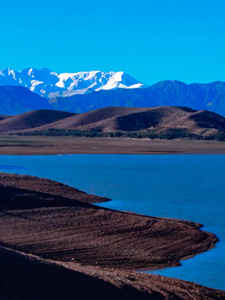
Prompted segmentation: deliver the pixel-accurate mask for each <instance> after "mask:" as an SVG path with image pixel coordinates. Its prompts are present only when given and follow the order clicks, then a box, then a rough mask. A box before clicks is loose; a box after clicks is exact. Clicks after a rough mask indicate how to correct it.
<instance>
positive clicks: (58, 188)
mask: <svg viewBox="0 0 225 300" xmlns="http://www.w3.org/2000/svg"><path fill="white" fill-rule="evenodd" d="M0 184H1V185H7V186H11V187H17V188H22V189H27V190H30V191H36V192H43V193H48V194H52V195H55V196H62V197H67V198H70V199H75V200H79V201H82V202H85V203H101V202H106V201H109V200H110V199H108V198H105V197H100V196H95V195H91V194H87V193H85V192H83V191H80V190H78V189H75V188H73V187H70V186H68V185H65V184H63V183H60V182H56V181H53V180H48V179H45V178H38V177H36V176H28V175H17V174H9V173H1V172H0Z"/></svg>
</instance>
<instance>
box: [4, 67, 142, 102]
mask: <svg viewBox="0 0 225 300" xmlns="http://www.w3.org/2000/svg"><path fill="white" fill-rule="evenodd" d="M5 85H12V86H15V85H16V86H23V87H26V88H28V89H29V90H30V91H32V92H34V93H36V94H38V95H40V96H42V97H46V98H55V97H66V96H71V95H75V94H86V93H91V92H93V91H100V90H112V89H117V88H123V89H131V88H132V89H134V88H143V87H145V85H144V84H143V83H141V82H139V81H137V80H136V79H134V78H133V77H131V76H130V75H128V74H125V73H124V72H108V73H106V72H101V71H90V72H78V73H61V74H58V73H56V72H52V71H50V70H49V69H47V68H43V69H41V70H37V69H33V68H27V69H24V70H22V71H15V70H13V69H10V68H5V69H1V70H0V86H5Z"/></svg>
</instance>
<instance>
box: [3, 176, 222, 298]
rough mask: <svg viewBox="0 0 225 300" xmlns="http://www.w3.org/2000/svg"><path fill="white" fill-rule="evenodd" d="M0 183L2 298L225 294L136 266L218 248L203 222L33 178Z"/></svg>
mask: <svg viewBox="0 0 225 300" xmlns="http://www.w3.org/2000/svg"><path fill="white" fill-rule="evenodd" d="M17 179H18V181H17ZM7 180H9V182H10V181H11V180H12V181H11V183H10V185H11V186H8V185H7ZM0 183H1V184H2V185H0V195H1V197H0V245H1V246H2V247H1V248H0V299H5V300H8V299H10V300H11V299H13V300H14V299H82V300H83V299H84V300H86V299H87V300H95V299H96V300H97V299H98V300H101V299H102V300H103V299H104V300H105V299H129V300H132V299H225V293H224V292H222V291H216V290H213V289H208V288H205V287H201V286H199V285H195V284H192V283H189V282H184V281H181V280H175V279H169V278H165V277H161V276H153V275H148V274H138V273H136V272H131V271H129V270H131V269H138V268H147V267H148V268H161V267H165V266H167V267H168V266H174V265H178V264H179V261H180V259H182V258H184V257H187V256H192V255H195V254H197V253H200V252H203V251H206V250H208V249H210V248H212V247H214V244H215V243H216V242H217V241H218V240H217V238H216V236H215V235H213V234H211V233H207V232H204V231H201V230H199V228H200V225H199V224H197V223H193V222H189V221H181V220H175V219H165V218H155V217H147V216H143V215H137V214H134V213H123V212H118V211H113V210H109V209H103V208H100V207H98V206H95V205H90V204H88V203H84V202H81V201H78V200H76V195H77V197H78V198H79V195H80V194H79V192H77V190H76V189H75V190H74V191H73V189H72V188H68V194H67V187H63V189H65V194H67V195H68V197H69V195H70V198H66V197H62V195H60V193H59V190H60V186H59V183H53V185H52V186H53V187H55V188H53V189H51V191H49V185H50V184H51V183H52V182H51V181H46V180H44V179H38V178H37V177H33V176H31V177H30V176H25V177H23V176H18V175H9V174H0ZM3 183H4V185H3ZM42 185H43V190H44V191H45V193H42V192H40V190H42ZM13 186H14V187H13ZM15 186H17V187H15ZM18 186H19V187H20V188H18ZM25 187H26V188H27V189H25ZM28 188H30V189H32V190H29V189H28ZM35 190H36V191H35ZM47 192H51V194H50V193H47ZM73 192H74V194H73ZM82 197H83V195H82ZM82 197H81V198H80V200H82ZM83 200H84V199H83ZM4 247H7V248H10V249H11V250H9V249H8V250H7V249H5V248H4ZM13 249H14V250H13ZM15 250H17V251H23V252H25V253H26V254H21V253H18V252H17V251H15ZM30 254H34V255H37V256H38V257H35V258H34V257H32V256H30ZM46 259H51V260H54V261H57V264H55V263H51V262H49V261H46ZM68 268H69V269H68ZM87 285H88V286H90V289H89V290H90V291H91V294H90V292H88V291H87ZM16 293H17V294H16ZM62 293H64V294H62ZM49 295H50V296H49ZM62 295H66V296H65V297H64V296H62ZM1 297H2V298H1Z"/></svg>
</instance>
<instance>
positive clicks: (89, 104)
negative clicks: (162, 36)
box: [0, 69, 225, 116]
mask: <svg viewBox="0 0 225 300" xmlns="http://www.w3.org/2000/svg"><path fill="white" fill-rule="evenodd" d="M18 85H20V86H18ZM32 91H33V93H32ZM109 106H115V107H157V106H180V107H189V108H193V109H196V110H210V111H213V112H215V113H218V114H220V115H223V116H225V82H222V81H215V82H212V83H208V84H198V83H192V84H186V83H184V82H181V81H177V80H164V81H160V82H158V83H156V84H154V85H152V86H149V87H148V86H146V85H144V84H142V83H140V82H138V81H137V80H135V79H134V78H132V77H131V76H129V75H127V74H125V73H124V72H109V73H104V72H100V71H91V72H78V73H62V74H57V73H55V72H51V71H50V70H48V69H41V70H36V69H24V70H23V71H20V72H16V71H14V70H12V69H2V70H0V115H1V114H2V115H10V114H12V115H14V114H20V113H23V112H27V111H31V110H36V109H54V110H62V111H69V112H74V113H83V112H87V111H90V110H94V109H99V108H104V107H109Z"/></svg>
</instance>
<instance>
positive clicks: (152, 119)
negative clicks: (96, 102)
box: [0, 106, 225, 137]
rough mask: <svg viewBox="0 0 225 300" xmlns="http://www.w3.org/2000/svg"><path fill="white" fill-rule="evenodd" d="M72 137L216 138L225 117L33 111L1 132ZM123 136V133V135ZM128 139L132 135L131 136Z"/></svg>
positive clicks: (2, 124) (4, 123)
mask: <svg viewBox="0 0 225 300" xmlns="http://www.w3.org/2000/svg"><path fill="white" fill-rule="evenodd" d="M49 130H56V131H57V130H58V131H60V134H62V135H63V134H65V135H73V134H74V133H73V132H71V131H75V135H76V133H77V131H78V132H79V133H80V132H96V133H97V135H96V136H101V135H102V134H103V135H105V134H106V135H107V134H108V133H118V132H121V133H124V135H125V136H126V135H127V134H128V133H145V134H158V135H159V134H170V133H171V132H176V133H177V134H178V137H188V136H189V135H196V136H203V137H207V136H208V137H209V136H216V135H218V134H221V133H224V132H225V118H223V117H222V116H220V115H218V114H215V113H213V112H210V111H205V110H202V111H196V110H193V109H189V108H184V107H170V106H163V107H155V108H140V107H139V108H135V107H107V108H102V109H98V110H93V111H90V112H86V113H83V114H71V113H65V112H57V111H43V110H41V111H33V112H30V113H25V114H22V115H19V116H13V117H10V118H8V119H6V120H1V121H0V132H1V133H12V132H14V133H19V132H20V133H24V134H28V133H29V134H32V132H34V131H35V134H38V132H39V133H41V134H49V132H46V131H49ZM121 135H122V134H121ZM128 136H129V135H128Z"/></svg>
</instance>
